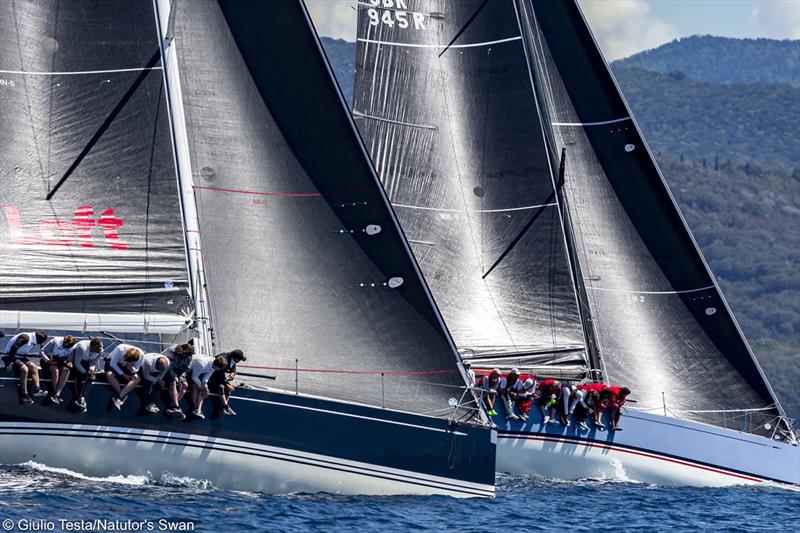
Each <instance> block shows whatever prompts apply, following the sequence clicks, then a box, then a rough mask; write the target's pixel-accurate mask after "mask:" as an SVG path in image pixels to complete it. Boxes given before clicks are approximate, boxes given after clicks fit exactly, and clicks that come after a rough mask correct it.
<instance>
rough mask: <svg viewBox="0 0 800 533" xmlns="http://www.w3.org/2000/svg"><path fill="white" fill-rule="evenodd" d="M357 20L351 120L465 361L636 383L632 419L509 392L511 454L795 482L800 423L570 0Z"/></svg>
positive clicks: (551, 468) (569, 464)
mask: <svg viewBox="0 0 800 533" xmlns="http://www.w3.org/2000/svg"><path fill="white" fill-rule="evenodd" d="M358 16H359V24H358V46H357V56H356V84H355V94H354V101H353V113H354V116H355V118H356V124H357V125H358V127H359V129H360V131H361V133H362V136H363V138H364V140H365V143H366V145H367V148H368V150H369V152H370V155H371V157H372V158H373V161H374V164H375V166H376V168H377V170H378V172H379V174H380V176H381V180H382V182H383V184H384V187H385V189H386V191H387V193H388V195H389V199H390V201H391V202H392V204H393V206H394V208H395V209H396V211H397V213H398V218H399V219H400V222H401V225H402V226H403V228H404V230H405V231H406V234H407V236H408V239H409V242H411V244H412V248H413V250H414V253H415V255H416V257H417V260H418V261H419V263H420V266H421V268H422V270H423V273H424V274H425V276H426V279H427V280H428V283H429V284H430V287H431V291H432V293H433V295H434V298H435V300H436V301H437V303H438V305H439V307H440V309H441V310H442V314H443V316H444V318H445V322H446V323H447V325H448V327H449V329H450V331H451V332H452V333H453V337H454V340H455V342H456V345H457V346H458V348H459V350H460V351H461V352H462V354H463V355H464V357H465V359H469V360H471V361H472V362H473V368H477V367H480V369H483V370H484V371H488V369H491V368H492V367H500V368H504V369H506V371H507V370H508V369H510V368H511V367H519V368H520V369H523V372H524V371H529V372H532V373H536V374H537V375H538V376H541V377H552V378H561V379H566V380H573V382H577V381H579V380H584V381H602V382H605V383H611V384H618V385H624V386H628V387H629V388H630V389H631V390H633V394H632V396H631V397H632V398H633V399H635V400H636V402H635V403H634V404H633V407H631V406H630V404H629V406H628V407H627V408H626V412H625V415H624V417H623V420H624V431H611V432H607V431H600V430H598V428H596V427H590V429H589V430H588V431H583V430H581V429H580V428H579V427H577V426H576V425H575V424H572V425H570V426H568V427H564V426H563V425H556V424H543V422H544V421H543V420H542V419H541V416H540V415H539V413H538V409H536V408H534V413H532V415H531V417H530V420H528V421H525V422H522V421H506V420H505V418H506V417H505V412H504V410H503V408H502V406H501V405H499V404H500V402H497V404H496V405H497V407H496V410H497V411H498V412H499V413H498V415H497V416H496V417H495V422H496V423H497V424H498V439H499V441H498V457H497V468H498V470H499V471H501V472H510V473H526V474H535V475H542V476H549V477H556V478H563V479H577V478H585V477H619V476H623V477H625V478H626V479H631V480H636V481H642V482H654V483H672V484H687V485H730V484H741V483H758V482H763V481H776V482H780V483H790V484H800V448H799V447H798V446H797V437H796V435H795V433H794V430H793V429H792V427H791V423H790V421H789V420H788V419H787V417H786V415H785V412H784V410H783V408H782V407H781V405H780V403H779V401H778V399H777V398H776V397H775V394H774V393H773V391H772V389H771V388H770V386H769V383H768V381H767V380H766V378H765V376H764V374H763V372H762V370H761V368H760V366H759V365H758V362H757V361H756V359H755V357H754V355H753V353H752V351H751V350H750V348H749V346H748V344H747V341H746V340H745V338H744V336H743V334H742V333H741V330H740V329H739V327H738V325H737V324H736V321H735V319H734V318H733V315H732V314H731V311H730V309H729V307H728V305H727V303H726V302H725V300H724V298H723V296H722V294H721V292H720V290H719V287H718V285H717V283H716V281H715V279H714V277H713V275H712V274H711V271H710V270H709V268H708V265H707V264H706V262H705V260H704V259H703V257H702V255H701V253H700V250H699V248H698V247H697V245H696V243H695V241H694V240H693V238H692V235H691V233H690V231H689V229H688V227H687V226H686V223H685V221H684V220H683V218H682V216H681V214H680V211H679V210H678V208H677V206H676V204H675V202H674V199H673V198H672V196H671V194H670V192H669V189H668V187H667V185H666V183H665V182H664V180H663V177H662V176H661V174H660V171H659V169H658V167H657V165H656V163H655V160H654V158H653V156H652V154H651V153H650V151H649V149H648V147H647V145H646V143H645V141H644V139H643V137H642V135H641V132H640V130H639V128H638V126H637V125H636V123H635V121H634V119H633V116H632V115H631V112H630V109H629V107H628V106H627V104H626V102H625V101H624V99H623V97H622V94H621V92H620V90H619V88H618V86H617V85H616V82H615V80H614V78H613V76H612V74H611V72H610V70H609V68H608V65H607V64H606V62H605V60H604V59H603V56H602V54H601V52H600V50H599V48H598V46H597V44H596V42H595V40H594V38H593V36H592V34H591V32H590V30H589V28H588V26H587V24H586V22H585V20H584V18H583V15H582V13H581V11H580V9H579V7H578V5H577V3H576V2H574V1H573V0H564V1H551V0H550V1H546V0H474V1H469V0H463V1H458V2H449V1H445V0H416V1H411V0H409V1H403V2H400V1H390V2H378V1H376V0H372V1H367V2H363V3H360V4H359V14H358ZM407 21H411V23H409V22H407Z"/></svg>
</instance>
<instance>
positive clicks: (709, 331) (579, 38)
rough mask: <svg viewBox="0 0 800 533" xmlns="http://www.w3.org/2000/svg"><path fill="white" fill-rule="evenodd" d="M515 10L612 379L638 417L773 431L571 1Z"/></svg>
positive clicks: (710, 281) (742, 349)
mask: <svg viewBox="0 0 800 533" xmlns="http://www.w3.org/2000/svg"><path fill="white" fill-rule="evenodd" d="M516 3H517V7H518V9H519V16H520V21H521V26H522V29H523V36H524V38H525V45H526V48H527V50H528V53H529V56H530V58H531V66H532V74H533V78H534V84H535V89H536V93H537V96H538V98H539V102H540V104H541V109H542V112H543V121H544V125H545V130H546V131H547V136H548V141H549V144H550V151H551V157H552V160H553V162H554V164H555V165H557V164H558V158H559V154H561V152H562V150H564V153H565V161H564V168H565V170H564V184H563V194H564V196H565V198H566V199H567V209H568V216H569V220H570V223H571V230H572V232H573V236H574V240H575V255H576V260H577V262H578V264H579V265H580V268H581V273H582V278H583V279H582V280H581V281H582V284H583V286H582V289H584V290H585V294H586V300H587V305H588V307H589V309H590V312H591V320H592V328H593V330H594V334H595V335H596V339H597V343H598V351H599V353H600V357H601V359H602V366H603V370H604V376H605V379H606V380H608V381H611V382H614V383H619V384H624V385H628V386H629V387H630V388H631V389H632V390H633V391H634V395H633V396H634V397H635V398H636V400H637V401H638V404H637V407H639V408H642V409H647V410H658V411H661V410H662V409H664V410H665V411H668V412H672V413H673V414H675V415H677V416H680V417H683V418H689V419H694V420H699V421H703V422H707V423H712V424H716V425H720V426H726V427H732V428H736V429H743V430H746V431H753V432H757V433H771V432H770V430H772V432H774V430H775V428H776V427H778V424H777V423H776V419H777V417H779V416H781V415H783V411H782V409H781V407H780V405H779V404H778V403H777V400H776V398H775V396H774V394H773V393H772V391H771V389H770V387H769V384H768V383H767V381H766V379H765V377H764V375H763V373H762V372H761V369H760V367H759V366H758V363H757V362H756V360H755V358H754V356H753V354H752V352H751V351H750V348H749V346H748V345H747V342H746V341H745V339H744V337H743V335H742V333H741V331H740V330H739V327H738V326H737V324H736V322H735V320H734V318H733V316H732V314H731V312H730V309H729V308H728V306H727V304H726V302H725V300H724V299H723V297H722V294H721V293H720V290H719V288H718V286H717V283H716V281H715V280H714V278H713V276H712V274H711V272H710V270H709V268H708V266H707V265H706V263H705V261H704V259H703V257H702V255H701V253H700V251H699V249H698V247H697V245H696V243H695V242H694V240H693V238H692V235H691V233H690V231H689V229H688V227H687V226H686V223H685V221H684V220H683V218H682V216H681V214H680V212H679V210H678V208H677V206H676V204H675V202H674V200H673V198H672V196H671V194H670V192H669V189H668V188H667V185H666V183H665V182H664V180H663V178H662V176H661V174H660V171H659V169H658V167H657V165H656V163H655V160H654V159H653V157H652V154H651V153H650V151H649V149H648V147H647V145H646V144H645V141H644V139H643V138H642V135H641V133H640V131H639V129H638V127H637V125H636V123H635V122H634V120H633V118H632V116H631V113H630V110H629V108H628V106H627V105H626V103H625V101H624V100H623V98H622V96H621V94H620V92H619V89H618V87H617V85H616V83H615V81H614V79H613V77H612V75H611V73H610V71H609V69H608V67H607V65H606V63H605V61H604V59H603V57H602V55H601V53H600V51H599V49H598V47H597V45H596V43H595V42H594V40H593V37H592V35H591V33H590V31H589V29H588V26H587V25H586V23H585V21H584V19H583V17H582V14H581V12H580V10H579V8H578V6H577V5H576V4H575V3H574V2H572V1H565V2H549V1H539V0H518V1H517V2H516Z"/></svg>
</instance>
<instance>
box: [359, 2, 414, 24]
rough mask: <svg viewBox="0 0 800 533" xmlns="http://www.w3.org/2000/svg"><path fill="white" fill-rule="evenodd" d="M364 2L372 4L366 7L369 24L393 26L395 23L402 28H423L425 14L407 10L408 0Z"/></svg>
mask: <svg viewBox="0 0 800 533" xmlns="http://www.w3.org/2000/svg"><path fill="white" fill-rule="evenodd" d="M366 4H367V5H369V6H372V7H370V8H369V9H367V16H368V17H369V25H370V26H377V25H379V24H383V25H384V26H388V27H390V28H394V25H395V24H397V27H398V28H400V29H402V30H405V29H407V28H413V29H415V30H424V29H425V18H426V15H424V14H423V13H415V12H413V11H408V0H366Z"/></svg>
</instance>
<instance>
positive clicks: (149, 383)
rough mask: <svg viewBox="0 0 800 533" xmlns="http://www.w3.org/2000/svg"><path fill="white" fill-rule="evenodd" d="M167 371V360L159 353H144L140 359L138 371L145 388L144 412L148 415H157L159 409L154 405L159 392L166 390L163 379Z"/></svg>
mask: <svg viewBox="0 0 800 533" xmlns="http://www.w3.org/2000/svg"><path fill="white" fill-rule="evenodd" d="M168 370H169V359H168V358H167V356H166V355H161V354H160V353H146V354H144V356H143V357H142V368H141V369H140V372H141V375H142V381H143V383H144V386H145V397H146V398H147V400H146V401H145V404H146V405H145V408H144V410H145V411H147V412H148V413H150V414H157V413H158V412H159V411H160V409H159V408H158V406H157V405H156V401H157V400H158V397H159V396H160V395H161V392H162V391H164V389H166V388H167V387H166V385H165V384H164V377H165V376H166V375H167V371H168Z"/></svg>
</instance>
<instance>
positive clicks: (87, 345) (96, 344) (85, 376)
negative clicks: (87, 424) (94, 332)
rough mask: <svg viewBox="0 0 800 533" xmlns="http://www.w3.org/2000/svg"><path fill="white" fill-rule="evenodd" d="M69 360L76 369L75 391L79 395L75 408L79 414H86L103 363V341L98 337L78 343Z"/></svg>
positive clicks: (73, 348)
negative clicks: (89, 397) (88, 400)
mask: <svg viewBox="0 0 800 533" xmlns="http://www.w3.org/2000/svg"><path fill="white" fill-rule="evenodd" d="M69 358H70V361H71V362H72V367H73V368H74V369H75V390H76V391H77V395H78V397H77V399H76V400H75V407H77V408H78V412H80V413H85V412H86V397H87V396H88V394H89V390H90V388H91V386H92V383H93V382H94V380H95V379H96V378H97V370H98V369H99V368H100V363H101V362H102V361H103V341H101V340H100V339H98V338H97V337H92V338H91V339H86V340H82V341H78V342H77V343H76V344H75V346H73V347H72V350H70V354H69Z"/></svg>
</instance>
